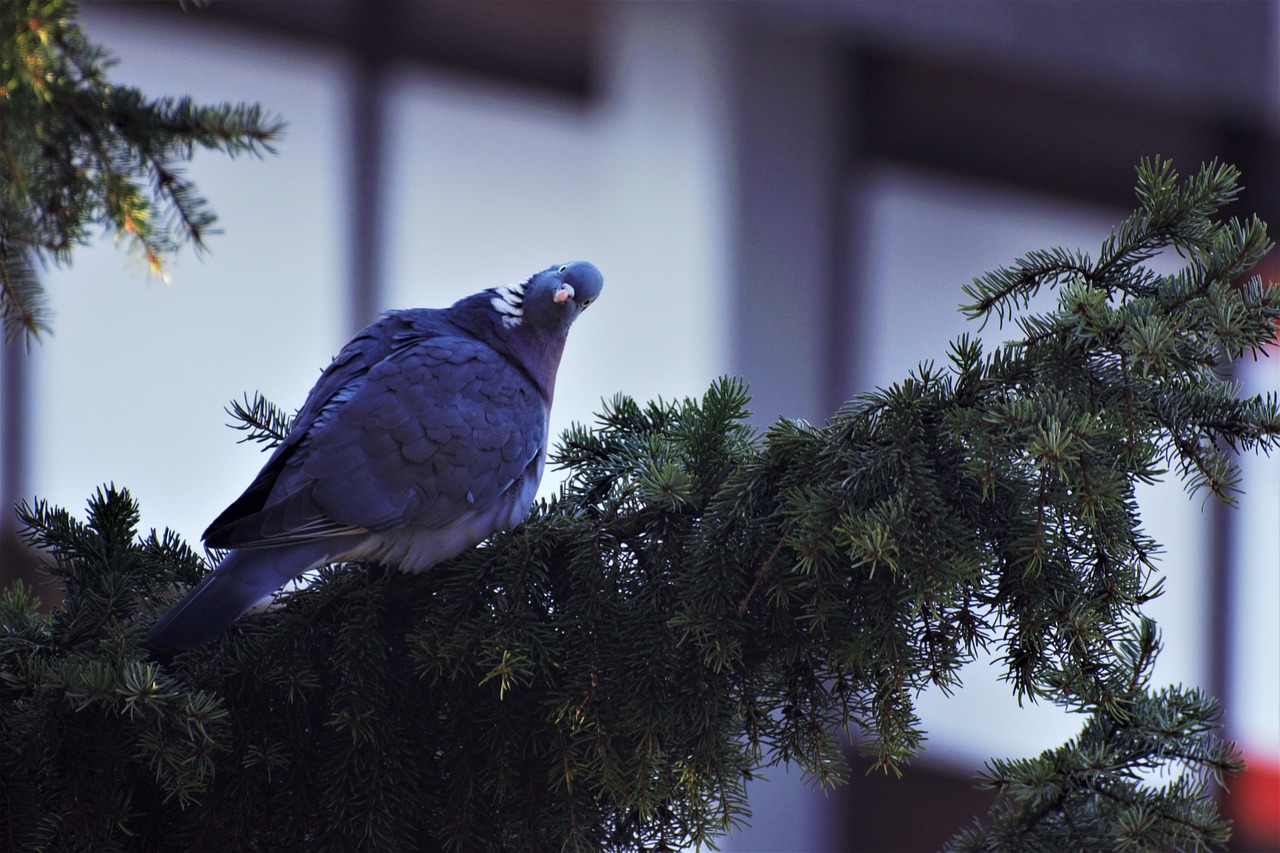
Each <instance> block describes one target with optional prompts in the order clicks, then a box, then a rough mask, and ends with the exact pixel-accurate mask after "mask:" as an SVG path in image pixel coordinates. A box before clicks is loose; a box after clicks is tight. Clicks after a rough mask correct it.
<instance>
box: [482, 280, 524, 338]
mask: <svg viewBox="0 0 1280 853" xmlns="http://www.w3.org/2000/svg"><path fill="white" fill-rule="evenodd" d="M493 292H494V294H496V295H495V296H494V297H493V298H492V299H490V300H489V304H490V305H492V306H493V310H494V311H497V312H498V313H499V314H501V315H502V325H504V326H506V327H507V328H508V329H511V328H514V327H516V326H519V325H520V323H521V322H522V321H523V320H524V285H523V284H504V285H501V286H499V287H495V288H493Z"/></svg>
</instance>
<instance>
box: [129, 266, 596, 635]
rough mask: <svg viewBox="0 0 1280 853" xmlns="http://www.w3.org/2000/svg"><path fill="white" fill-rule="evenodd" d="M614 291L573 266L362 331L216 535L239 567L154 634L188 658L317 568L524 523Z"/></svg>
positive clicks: (387, 318)
mask: <svg viewBox="0 0 1280 853" xmlns="http://www.w3.org/2000/svg"><path fill="white" fill-rule="evenodd" d="M603 285H604V278H603V277H602V276H601V274H600V271H599V270H598V269H596V267H595V266H593V265H592V264H589V263H587V262H585V261H575V262H573V263H568V264H563V265H560V266H554V267H550V268H549V269H545V270H543V271H542V272H540V273H537V274H536V275H534V276H532V277H530V278H529V279H528V280H527V281H525V282H523V283H522V284H516V285H510V286H503V287H495V288H490V289H489V290H485V291H482V292H480V293H477V294H474V295H472V296H468V297H466V298H465V299H462V300H460V301H458V302H456V303H454V304H453V305H452V306H451V307H449V308H444V309H430V308H413V309H409V310H403V311H390V312H388V313H386V314H384V315H383V316H382V317H381V318H380V319H378V320H377V321H376V322H375V323H373V324H372V325H370V326H369V327H367V328H366V329H364V330H363V331H361V332H360V333H359V334H357V335H356V336H355V338H354V339H352V341H351V342H350V343H348V344H347V345H346V346H345V347H343V348H342V351H341V352H340V353H338V356H337V357H336V358H335V359H334V360H333V361H332V362H331V363H330V364H329V366H328V367H327V368H326V369H325V370H324V372H323V373H322V374H321V376H320V379H319V381H318V382H316V385H315V387H314V388H312V389H311V393H310V394H308V395H307V400H306V402H305V403H304V404H303V406H302V408H301V409H300V410H299V412H298V415H297V417H296V418H295V419H294V423H293V428H292V429H291V430H290V432H289V434H288V436H286V437H285V439H284V441H283V442H281V444H280V445H279V446H278V447H277V448H276V449H275V452H274V453H273V454H272V455H271V458H270V459H269V460H267V463H266V465H264V466H263V468H262V471H261V472H260V473H259V474H258V476H257V479H255V480H254V481H253V483H251V484H250V486H249V488H248V489H246V490H245V492H244V494H243V495H241V496H240V497H239V498H238V499H237V500H236V501H235V502H234V503H232V504H231V506H229V507H227V509H226V511H224V512H223V513H222V514H221V515H219V516H218V517H217V518H216V519H214V521H213V523H212V524H210V525H209V528H208V529H207V530H206V531H205V532H204V537H203V538H204V541H205V544H206V545H207V546H208V547H210V548H228V549H231V550H230V552H229V553H228V554H227V556H226V558H225V559H223V561H222V562H221V563H220V564H219V565H218V567H217V568H215V569H214V570H213V571H212V572H211V573H210V574H209V575H208V576H207V577H205V578H204V580H202V581H201V582H200V583H199V584H197V585H196V586H195V587H194V588H193V589H192V590H191V591H190V592H188V593H187V594H186V596H184V597H183V598H182V600H180V601H179V602H178V603H177V604H175V605H174V606H173V607H172V608H171V609H170V610H169V611H168V612H167V613H166V614H165V615H164V616H163V617H161V618H160V620H159V621H157V622H156V624H155V625H154V626H153V627H152V628H151V631H150V633H149V634H148V635H147V639H148V641H149V642H150V643H151V644H152V645H155V646H162V647H166V648H171V649H189V648H192V647H194V646H198V645H200V644H201V643H205V642H207V641H208V640H211V639H212V638H214V637H215V636H217V635H218V634H219V633H220V632H221V631H222V630H223V629H225V628H226V627H227V626H228V625H230V624H231V623H232V622H234V621H235V620H236V619H238V618H239V617H240V616H241V615H243V614H244V613H245V612H246V611H247V610H249V609H250V608H251V607H253V606H254V605H255V604H256V603H258V602H259V601H261V600H262V599H264V598H265V597H267V596H269V595H271V594H272V593H273V592H275V591H276V590H278V589H280V587H282V586H284V585H285V584H286V583H288V582H289V581H290V580H292V579H293V578H296V577H298V576H299V575H301V574H302V573H303V572H305V571H307V570H308V569H313V568H316V567H317V566H322V565H325V564H327V563H334V562H338V561H342V560H368V561H374V562H379V563H383V564H386V565H389V566H394V567H396V568H398V569H400V570H402V571H408V572H420V571H423V570H424V569H427V568H429V567H430V566H432V565H434V564H436V563H439V562H440V561H442V560H447V559H449V558H451V557H454V556H456V555H458V554H460V553H462V552H463V551H465V550H466V549H468V548H470V547H472V546H474V545H476V544H478V543H479V542H481V541H482V540H483V539H485V538H486V537H487V536H489V535H490V534H492V533H494V532H496V531H498V530H503V529H506V528H509V527H512V526H514V525H516V524H519V523H520V522H521V521H523V520H524V519H525V517H526V516H527V515H528V514H529V510H530V508H531V505H532V503H533V499H534V495H535V493H536V492H537V490H538V482H539V481H540V480H541V479H542V468H543V461H544V458H545V454H546V449H547V433H548V416H549V414H550V411H551V399H552V396H553V394H554V391H555V381H556V370H557V368H558V367H559V364H560V356H561V353H562V352H563V351H564V343H565V338H566V336H567V335H568V333H569V327H570V326H571V325H572V324H573V321H574V320H576V319H577V318H578V315H579V314H581V313H582V310H583V309H584V308H586V307H587V306H588V305H590V304H591V303H592V302H593V301H594V300H595V299H596V297H597V296H599V295H600V290H601V288H602V287H603Z"/></svg>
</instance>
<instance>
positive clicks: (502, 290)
mask: <svg viewBox="0 0 1280 853" xmlns="http://www.w3.org/2000/svg"><path fill="white" fill-rule="evenodd" d="M603 288H604V276H602V275H601V274H600V270H598V269H596V267H595V265H594V264H590V263H588V262H586V261H573V262H571V263H567V264H560V265H559V266H554V267H548V268H547V269H545V270H543V271H542V272H540V273H536V274H535V275H532V276H530V277H529V279H528V280H527V281H525V282H523V283H521V284H516V285H510V286H506V287H495V288H493V289H491V290H489V291H487V292H486V294H487V295H488V297H489V307H490V308H491V309H492V310H493V311H494V312H496V315H497V317H498V320H499V322H498V323H496V325H495V328H496V333H497V337H498V338H499V340H501V341H502V343H503V344H504V345H505V346H506V348H507V350H508V351H509V352H510V353H511V354H512V355H514V356H515V357H516V359H517V360H519V361H520V363H521V364H522V365H523V366H524V368H525V370H527V371H528V372H529V375H530V376H532V377H533V378H534V380H535V381H536V382H537V383H538V385H539V387H540V388H541V389H542V391H543V394H544V396H545V397H546V398H547V400H548V401H550V399H551V394H552V390H553V388H554V387H555V377H556V369H557V368H558V367H559V366H560V355H561V353H562V352H563V351H564V342H565V338H566V337H567V336H568V334H569V327H570V326H572V325H573V321H574V320H576V319H578V315H579V314H581V313H582V311H583V309H585V308H586V307H587V306H588V305H590V304H591V303H592V302H594V301H595V300H596V297H598V296H599V295H600V291H601V290H602V289H603Z"/></svg>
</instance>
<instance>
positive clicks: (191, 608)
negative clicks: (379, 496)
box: [147, 540, 342, 651]
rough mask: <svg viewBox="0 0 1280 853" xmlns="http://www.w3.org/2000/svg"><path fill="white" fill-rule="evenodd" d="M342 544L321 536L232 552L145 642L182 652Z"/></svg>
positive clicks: (208, 637)
mask: <svg viewBox="0 0 1280 853" xmlns="http://www.w3.org/2000/svg"><path fill="white" fill-rule="evenodd" d="M341 544H342V543H339V542H335V541H334V540H320V541H316V542H308V543H305V544H301V545H288V546H282V547H278V548H241V549H237V550H235V551H232V552H231V553H229V554H227V556H226V558H225V559H224V560H223V561H222V562H221V563H220V564H219V565H218V567H217V568H216V569H214V570H213V571H212V572H210V573H209V574H208V576H207V577H205V579H204V580H202V581H200V583H198V584H196V585H195V587H193V588H192V589H191V591H190V592H188V593H187V594H186V595H185V596H184V597H183V598H182V600H181V601H179V602H178V603H177V604H175V605H174V606H173V607H172V608H170V610H169V612H167V613H166V614H165V615H164V616H162V617H161V618H160V619H159V620H158V621H157V622H156V623H155V625H153V626H152V627H151V630H150V631H149V632H148V633H147V642H148V643H150V644H151V645H153V646H160V647H163V648H168V649H178V650H180V651H185V650H186V649H192V648H195V647H196V646H198V645H201V644H202V643H207V642H208V641H209V640H212V639H213V638H214V637H216V636H218V634H220V633H221V632H222V631H223V629H225V628H226V627H227V626H228V625H230V624H231V623H232V622H234V621H236V620H237V619H239V618H240V617H241V616H243V615H244V614H245V613H246V612H247V611H248V610H249V609H250V608H251V607H253V606H254V605H255V604H257V603H258V602H259V601H261V600H262V599H264V598H266V597H267V596H269V595H270V594H271V593H273V592H275V591H276V590H277V589H279V588H280V587H281V586H283V585H284V584H286V583H288V582H289V581H290V580H292V579H293V578H296V577H297V576H298V575H300V574H302V573H303V572H305V571H307V570H308V569H312V568H315V567H316V566H322V565H324V564H325V563H326V562H328V561H329V560H330V558H331V556H332V555H333V554H335V553H339V552H338V551H337V550H336V549H335V545H337V546H338V547H339V548H340V547H341Z"/></svg>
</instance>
